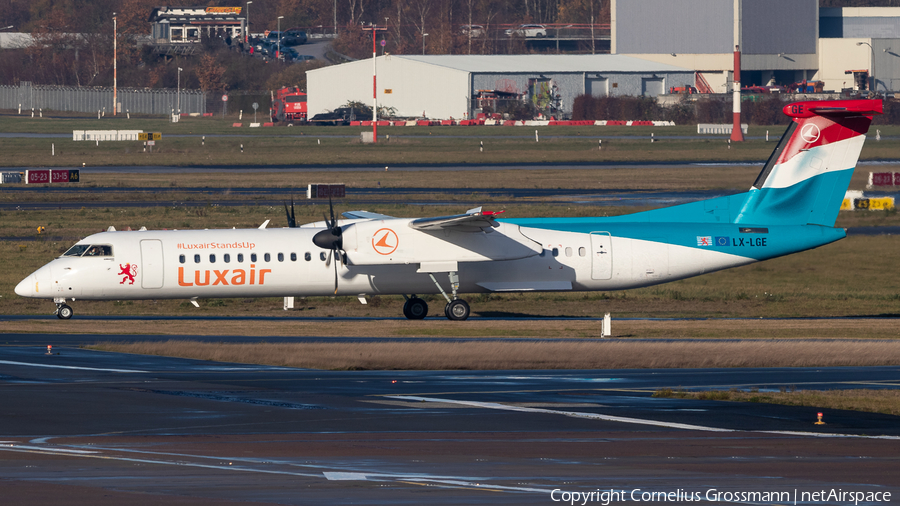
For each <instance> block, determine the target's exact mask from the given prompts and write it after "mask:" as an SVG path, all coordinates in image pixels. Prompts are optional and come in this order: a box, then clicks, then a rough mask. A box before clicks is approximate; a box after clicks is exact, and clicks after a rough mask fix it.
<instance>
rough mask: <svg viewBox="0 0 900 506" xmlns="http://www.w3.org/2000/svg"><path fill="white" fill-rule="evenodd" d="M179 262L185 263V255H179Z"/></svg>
mask: <svg viewBox="0 0 900 506" xmlns="http://www.w3.org/2000/svg"><path fill="white" fill-rule="evenodd" d="M178 263H180V264H183V263H184V255H178Z"/></svg>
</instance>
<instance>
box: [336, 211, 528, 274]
mask: <svg viewBox="0 0 900 506" xmlns="http://www.w3.org/2000/svg"><path fill="white" fill-rule="evenodd" d="M411 221H412V219H396V220H370V221H363V222H358V223H354V224H352V225H348V226H346V227H343V246H344V251H346V252H347V257H348V259H349V261H350V263H351V264H353V265H376V264H421V263H434V262H487V261H496V260H517V259H520V258H527V257H530V256H534V255H537V254H539V253H540V252H541V251H542V249H543V248H542V246H541V245H540V244H539V243H537V242H535V241H533V240H532V239H529V238H528V237H525V236H524V235H522V232H521V231H520V230H519V226H518V225H510V224H506V223H500V224H499V227H497V228H492V229H487V230H486V231H483V232H458V231H455V230H453V228H452V227H451V228H447V229H443V230H437V231H433V232H432V231H428V232H425V231H421V230H416V229H413V228H411V227H410V226H409V222H411Z"/></svg>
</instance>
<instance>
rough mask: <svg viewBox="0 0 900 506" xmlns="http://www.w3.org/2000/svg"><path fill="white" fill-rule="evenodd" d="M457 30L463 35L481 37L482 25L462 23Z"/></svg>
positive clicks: (482, 32) (482, 33)
mask: <svg viewBox="0 0 900 506" xmlns="http://www.w3.org/2000/svg"><path fill="white" fill-rule="evenodd" d="M459 31H460V32H461V33H462V34H463V35H468V36H469V37H470V38H472V37H481V36H482V35H484V27H483V26H481V25H462V26H461V27H460V28H459Z"/></svg>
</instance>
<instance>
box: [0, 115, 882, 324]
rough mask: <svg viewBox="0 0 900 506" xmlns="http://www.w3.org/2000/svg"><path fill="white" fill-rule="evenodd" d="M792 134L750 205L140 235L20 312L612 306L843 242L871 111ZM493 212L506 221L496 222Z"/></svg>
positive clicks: (354, 217) (46, 269)
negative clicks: (485, 299)
mask: <svg viewBox="0 0 900 506" xmlns="http://www.w3.org/2000/svg"><path fill="white" fill-rule="evenodd" d="M784 113H785V114H786V115H787V116H789V117H790V118H791V119H792V121H791V123H790V125H789V127H788V128H787V131H786V132H785V133H784V135H783V136H782V138H781V140H780V141H779V142H778V145H777V147H776V148H775V151H774V152H773V153H772V155H771V156H770V157H769V159H768V161H767V162H766V163H765V165H764V166H763V169H762V171H761V172H760V174H759V176H758V177H757V178H756V181H755V182H754V183H753V186H752V187H751V188H750V189H749V190H748V191H746V192H743V193H738V194H735V195H729V196H724V197H717V198H713V199H709V200H704V201H699V202H692V203H689V204H683V205H678V206H673V207H668V208H662V209H655V210H651V211H645V212H640V213H635V214H630V215H623V216H613V217H592V218H506V219H501V218H500V216H499V215H500V213H499V212H488V211H484V212H483V211H482V210H481V208H480V207H479V208H476V209H471V210H469V211H467V212H466V213H464V214H459V215H453V216H439V217H424V218H397V217H393V216H387V215H383V214H378V213H371V212H367V211H352V212H346V213H343V216H344V218H345V219H343V220H338V219H335V217H334V212H333V210H332V215H331V219H330V220H329V219H326V220H325V221H322V222H316V223H309V224H306V225H302V226H296V224H295V223H293V220H292V219H291V218H292V215H291V213H288V227H286V228H282V229H274V228H273V229H268V228H266V223H268V221H267V222H266V223H264V224H263V225H262V226H261V227H259V228H257V229H241V230H234V229H231V230H183V231H177V230H168V231H166V230H156V231H149V230H142V231H124V232H115V231H110V232H103V233H99V234H94V235H92V236H89V237H86V238H84V239H82V240H81V241H79V242H78V243H77V244H76V245H74V246H73V247H72V248H71V249H69V250H68V251H67V252H66V253H64V254H63V255H62V256H61V257H59V258H57V259H55V260H52V261H51V262H50V263H48V264H47V265H45V266H43V267H41V268H40V269H38V270H37V271H35V272H34V273H33V274H31V275H29V276H28V277H27V278H25V279H24V280H22V282H21V283H19V285H18V286H16V289H15V291H16V293H17V294H18V295H20V296H23V297H33V298H45V299H52V300H53V301H54V302H55V303H56V306H57V311H56V315H57V316H58V317H60V318H64V319H67V318H70V317H71V316H72V314H73V311H72V308H71V307H69V306H68V305H66V302H67V301H68V300H75V299H76V298H81V299H89V300H123V299H164V298H168V299H189V300H191V301H193V302H194V303H195V305H196V300H197V299H203V298H211V297H215V298H223V297H274V296H277V297H282V296H284V297H287V296H331V295H335V294H337V295H354V296H356V297H358V298H359V300H360V301H361V302H363V301H365V297H366V296H370V295H386V294H394V295H398V294H402V295H404V297H405V299H406V302H405V303H404V304H403V314H404V316H406V317H407V318H409V319H422V318H425V316H427V314H428V303H427V302H426V300H425V299H423V298H420V297H418V296H417V295H416V294H433V295H435V296H436V297H435V299H433V300H432V303H434V302H436V301H440V300H441V299H444V300H446V305H445V306H444V316H446V317H447V318H449V319H451V320H465V319H466V318H468V316H469V312H470V309H469V305H468V304H467V303H466V301H465V300H463V299H462V298H461V296H460V295H461V294H464V293H490V292H525V291H592V290H623V289H628V288H636V287H642V286H648V285H654V284H659V283H665V282H668V281H674V280H677V279H683V278H687V277H691V276H696V275H700V274H704V273H708V272H713V271H717V270H720V269H726V268H729V267H735V266H739V265H745V264H748V263H752V262H757V261H761V260H766V259H769V258H774V257H778V256H782V255H787V254H791V253H796V252H799V251H804V250H807V249H810V248H815V247H818V246H822V245H825V244H828V243H831V242H834V241H836V240H838V239H841V238H843V237H845V235H846V232H845V231H844V230H843V229H836V228H834V224H835V220H836V219H837V214H838V211H839V210H840V207H841V202H842V200H843V198H844V195H845V192H846V190H847V188H848V185H849V183H850V177H851V176H852V175H853V170H854V168H855V166H856V162H857V160H858V159H859V155H860V151H861V150H862V147H863V143H864V141H865V134H866V132H867V131H868V129H869V125H870V124H871V122H872V118H873V116H874V115H876V114H881V113H882V102H880V101H876V100H832V101H819V102H796V103H792V104H790V105H788V106H786V107H785V108H784ZM501 212H502V211H501Z"/></svg>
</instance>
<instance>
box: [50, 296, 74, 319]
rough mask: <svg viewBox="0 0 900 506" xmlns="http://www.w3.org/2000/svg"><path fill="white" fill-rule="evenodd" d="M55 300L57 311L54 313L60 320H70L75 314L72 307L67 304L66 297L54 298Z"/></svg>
mask: <svg viewBox="0 0 900 506" xmlns="http://www.w3.org/2000/svg"><path fill="white" fill-rule="evenodd" d="M53 302H55V303H56V312H55V313H54V314H55V315H56V317H57V318H59V319H60V320H68V319H69V318H71V317H72V315H73V314H75V313H74V311H72V308H71V307H69V306H67V305H66V299H53Z"/></svg>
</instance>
